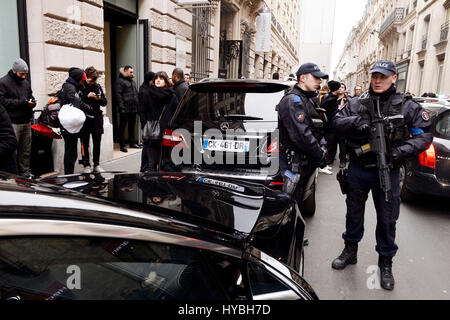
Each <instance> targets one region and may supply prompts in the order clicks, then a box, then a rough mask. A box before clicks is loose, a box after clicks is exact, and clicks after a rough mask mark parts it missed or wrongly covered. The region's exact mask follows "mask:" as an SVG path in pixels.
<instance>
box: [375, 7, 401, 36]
mask: <svg viewBox="0 0 450 320" xmlns="http://www.w3.org/2000/svg"><path fill="white" fill-rule="evenodd" d="M404 15H405V8H395V9H394V11H392V13H391V14H390V15H389V16H388V17H387V19H386V20H385V21H384V22H383V24H382V25H381V27H380V35H382V34H383V32H385V31H386V30H387V29H388V28H389V27H390V26H391V25H392V24H393V23H395V22H401V21H402V20H403V18H404Z"/></svg>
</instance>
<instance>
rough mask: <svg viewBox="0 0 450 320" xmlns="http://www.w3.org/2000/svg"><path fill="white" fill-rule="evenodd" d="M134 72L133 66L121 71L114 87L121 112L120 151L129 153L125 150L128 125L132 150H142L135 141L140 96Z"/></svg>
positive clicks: (118, 108)
mask: <svg viewBox="0 0 450 320" xmlns="http://www.w3.org/2000/svg"><path fill="white" fill-rule="evenodd" d="M133 78H134V70H133V68H132V67H131V66H125V67H123V68H121V69H120V75H119V79H118V80H117V81H116V83H115V86H114V94H115V98H116V103H117V110H118V111H119V143H120V151H122V152H128V150H127V149H126V148H125V128H126V126H127V123H128V141H129V144H130V148H141V147H140V146H139V145H138V144H137V141H136V139H135V133H134V130H135V127H136V115H137V112H138V104H139V95H138V90H137V87H136V83H135V82H134V80H133Z"/></svg>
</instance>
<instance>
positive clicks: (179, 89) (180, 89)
mask: <svg viewBox="0 0 450 320" xmlns="http://www.w3.org/2000/svg"><path fill="white" fill-rule="evenodd" d="M188 89H189V86H188V84H187V83H186V81H184V79H182V80H180V81H178V82H177V83H175V84H174V86H173V90H175V94H176V95H177V98H178V101H181V99H183V97H184V95H185V93H186V91H187V90H188Z"/></svg>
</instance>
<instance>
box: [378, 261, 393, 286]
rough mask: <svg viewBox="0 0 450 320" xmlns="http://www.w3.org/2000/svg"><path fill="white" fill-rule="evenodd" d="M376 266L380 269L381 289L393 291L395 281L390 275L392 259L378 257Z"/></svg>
mask: <svg viewBox="0 0 450 320" xmlns="http://www.w3.org/2000/svg"><path fill="white" fill-rule="evenodd" d="M378 266H379V267H380V278H381V279H380V282H381V287H382V288H383V289H386V290H394V285H395V280H394V275H393V274H392V257H385V256H382V255H380V256H379V257H378Z"/></svg>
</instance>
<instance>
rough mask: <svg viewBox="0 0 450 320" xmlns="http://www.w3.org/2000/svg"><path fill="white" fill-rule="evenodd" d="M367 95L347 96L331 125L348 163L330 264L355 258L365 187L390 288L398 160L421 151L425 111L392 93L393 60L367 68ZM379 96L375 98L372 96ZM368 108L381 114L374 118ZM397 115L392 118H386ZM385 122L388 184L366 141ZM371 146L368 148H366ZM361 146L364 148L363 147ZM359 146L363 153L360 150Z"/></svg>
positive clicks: (426, 142)
mask: <svg viewBox="0 0 450 320" xmlns="http://www.w3.org/2000/svg"><path fill="white" fill-rule="evenodd" d="M370 75H371V82H370V89H369V94H368V95H364V96H361V97H359V98H354V99H350V100H348V102H347V103H346V105H345V107H344V108H342V109H341V110H340V111H339V112H338V113H337V114H336V116H335V117H334V118H333V121H332V126H333V128H334V129H335V130H336V131H337V132H338V133H340V134H342V135H345V138H346V143H347V146H348V152H349V155H350V164H349V167H348V174H347V176H346V177H345V180H346V183H347V192H346V193H347V199H346V204H347V214H346V228H345V229H346V230H345V232H344V233H343V235H342V238H343V239H344V241H345V248H344V250H343V251H342V253H341V254H340V255H339V256H338V257H337V258H336V259H334V261H333V263H332V268H333V269H337V270H341V269H344V268H345V267H346V266H347V265H349V264H355V263H357V250H358V243H359V242H360V241H361V239H362V237H363V234H364V210H365V204H366V201H367V199H368V195H369V192H370V191H371V192H372V198H373V201H374V204H375V210H376V213H377V226H376V243H377V245H376V247H375V249H376V251H377V252H378V255H379V257H378V265H379V267H380V269H381V287H383V288H384V289H386V290H393V289H394V284H395V281H394V276H393V274H392V258H393V257H394V256H395V255H396V253H397V250H398V246H397V244H396V243H395V236H396V223H397V219H398V217H399V214H400V169H399V168H400V166H401V164H402V160H403V159H405V158H407V157H414V156H417V155H419V154H420V153H422V152H423V151H425V150H426V149H427V148H428V147H429V146H430V144H431V142H432V141H433V135H432V133H431V132H430V127H431V121H430V116H429V115H428V113H427V112H426V111H425V110H424V109H423V108H422V107H421V106H420V105H419V104H418V103H416V102H414V101H413V100H411V99H410V98H409V97H407V96H405V95H403V94H400V93H397V92H396V90H397V89H396V88H395V83H396V81H397V69H396V67H395V64H394V63H393V62H392V61H383V60H381V61H377V62H376V63H375V65H374V66H373V67H372V69H371V71H370ZM374 100H375V101H379V105H380V106H379V107H380V109H381V110H378V108H377V106H376V105H378V103H375V102H373V101H374ZM372 108H376V112H377V113H378V112H379V113H381V117H380V118H382V120H380V119H379V117H374V115H373V114H374V112H372V111H371V109H372ZM390 119H396V120H390ZM380 121H388V122H389V124H385V126H386V128H387V129H386V130H387V132H385V135H386V137H385V142H386V146H387V148H386V149H388V150H386V151H387V153H388V154H387V159H386V160H387V162H388V163H389V169H388V170H387V173H388V178H389V180H390V182H391V184H390V188H386V187H384V188H383V186H382V185H381V182H380V180H381V179H380V172H379V169H380V168H379V167H380V163H379V162H380V161H379V160H378V156H377V153H376V151H373V150H372V147H371V143H372V142H373V141H374V139H377V136H376V135H374V133H376V132H377V127H376V126H377V124H379V123H380ZM369 145H370V147H368V146H369ZM363 149H364V150H363ZM361 150H363V151H362V152H360V151H361Z"/></svg>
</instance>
